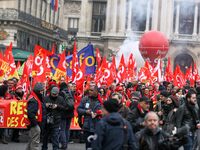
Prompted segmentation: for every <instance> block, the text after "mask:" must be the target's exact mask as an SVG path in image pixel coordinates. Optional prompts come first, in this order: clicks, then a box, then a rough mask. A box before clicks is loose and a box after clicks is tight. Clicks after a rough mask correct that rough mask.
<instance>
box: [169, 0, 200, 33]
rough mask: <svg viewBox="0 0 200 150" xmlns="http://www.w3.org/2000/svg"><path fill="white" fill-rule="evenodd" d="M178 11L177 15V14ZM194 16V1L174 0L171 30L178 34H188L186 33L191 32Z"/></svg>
mask: <svg viewBox="0 0 200 150" xmlns="http://www.w3.org/2000/svg"><path fill="white" fill-rule="evenodd" d="M178 6H179V7H178ZM178 12H179V15H178V14H177V13H178ZM199 13H200V12H199ZM199 13H198V16H199V15H200V14H199ZM194 16H195V2H191V1H175V2H174V18H173V31H174V32H178V34H188V35H191V34H193V28H194ZM198 26H199V25H198ZM197 31H198V28H197Z"/></svg>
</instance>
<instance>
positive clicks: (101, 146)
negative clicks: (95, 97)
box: [88, 99, 138, 150]
mask: <svg viewBox="0 0 200 150" xmlns="http://www.w3.org/2000/svg"><path fill="white" fill-rule="evenodd" d="M119 109H120V105H119V103H118V101H117V100H116V99H109V100H107V101H105V102H104V103H103V109H102V111H103V113H104V117H103V118H102V119H101V120H100V121H99V122H98V123H97V125H96V130H95V134H94V136H90V137H89V138H88V140H89V141H92V140H93V141H92V149H93V150H111V149H116V148H117V149H125V147H126V148H127V147H128V149H130V150H133V149H134V150H137V149H138V144H137V142H136V141H137V140H136V137H135V135H134V134H133V132H132V128H131V125H130V123H129V122H128V121H127V120H126V119H124V118H123V117H122V116H121V115H120V114H119V113H118V111H119Z"/></svg>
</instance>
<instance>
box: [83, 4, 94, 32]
mask: <svg viewBox="0 0 200 150" xmlns="http://www.w3.org/2000/svg"><path fill="white" fill-rule="evenodd" d="M92 6H93V2H92V1H88V2H87V6H86V7H87V9H86V10H87V11H86V18H85V20H86V35H90V33H91V30H92V8H93V7H92Z"/></svg>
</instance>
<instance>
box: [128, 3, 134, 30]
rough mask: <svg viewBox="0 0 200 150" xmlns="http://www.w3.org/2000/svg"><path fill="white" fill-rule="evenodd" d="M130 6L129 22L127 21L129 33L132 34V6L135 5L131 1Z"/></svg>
mask: <svg viewBox="0 0 200 150" xmlns="http://www.w3.org/2000/svg"><path fill="white" fill-rule="evenodd" d="M128 3H129V5H128V20H127V32H130V31H132V29H131V22H132V21H131V19H132V6H133V4H132V2H131V0H129V2H128Z"/></svg>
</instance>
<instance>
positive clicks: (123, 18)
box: [63, 0, 200, 71]
mask: <svg viewBox="0 0 200 150" xmlns="http://www.w3.org/2000/svg"><path fill="white" fill-rule="evenodd" d="M63 24H65V29H66V30H68V31H69V34H71V36H74V35H75V36H76V37H77V39H78V46H79V48H82V47H84V46H85V45H86V44H87V43H88V42H92V43H93V44H94V45H95V46H96V47H99V48H100V49H101V51H102V53H103V54H104V55H108V53H109V52H110V51H114V50H115V49H118V48H119V47H120V45H122V43H123V41H124V40H125V39H126V38H127V37H129V36H130V35H133V36H134V37H135V39H136V40H139V39H140V37H141V35H142V34H143V33H144V32H146V31H149V30H158V31H161V32H163V33H164V34H165V35H166V36H167V38H168V39H169V42H170V47H169V52H168V54H167V56H166V58H167V57H168V56H170V57H171V61H172V66H173V67H174V66H175V65H176V64H179V65H180V66H181V69H182V70H183V71H185V70H186V68H187V67H189V66H190V65H193V64H194V63H197V66H198V65H200V59H199V57H200V0H140V1H139V0H65V3H64V14H63ZM164 60H166V59H164Z"/></svg>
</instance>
